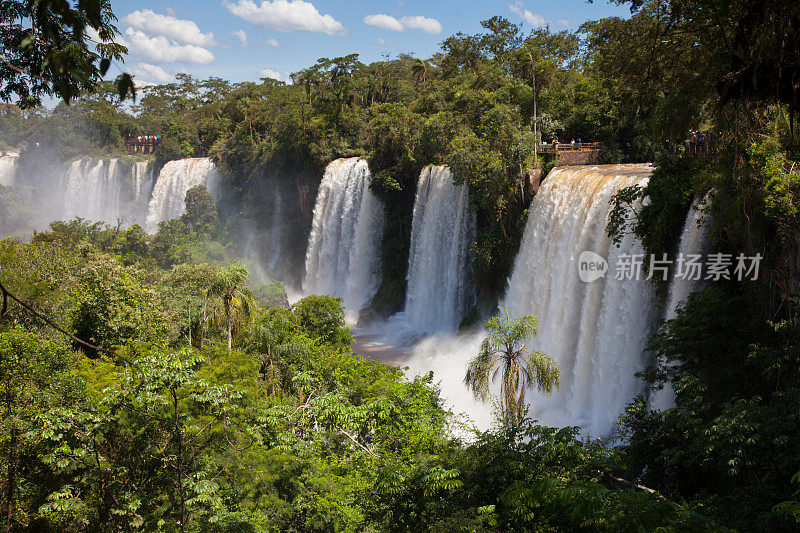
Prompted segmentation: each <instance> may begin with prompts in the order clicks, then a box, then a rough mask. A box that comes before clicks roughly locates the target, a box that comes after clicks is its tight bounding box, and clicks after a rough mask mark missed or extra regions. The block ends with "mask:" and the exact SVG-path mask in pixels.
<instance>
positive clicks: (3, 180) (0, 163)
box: [0, 152, 19, 187]
mask: <svg viewBox="0 0 800 533" xmlns="http://www.w3.org/2000/svg"><path fill="white" fill-rule="evenodd" d="M18 159H19V154H17V153H16V152H9V153H7V154H5V155H3V156H0V185H2V186H3V187H11V186H12V185H14V180H15V179H16V174H17V160H18Z"/></svg>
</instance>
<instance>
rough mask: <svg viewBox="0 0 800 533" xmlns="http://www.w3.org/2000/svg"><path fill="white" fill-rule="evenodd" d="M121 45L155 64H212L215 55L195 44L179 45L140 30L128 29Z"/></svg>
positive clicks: (132, 53) (131, 52)
mask: <svg viewBox="0 0 800 533" xmlns="http://www.w3.org/2000/svg"><path fill="white" fill-rule="evenodd" d="M120 44H123V45H125V46H127V47H128V52H129V53H130V54H131V55H133V56H138V57H142V58H144V59H146V60H148V61H152V62H153V63H203V64H206V63H211V62H213V61H214V54H212V53H211V51H209V50H207V49H206V48H203V47H202V46H196V45H193V44H179V43H177V42H175V41H173V40H171V39H168V38H167V37H164V36H163V35H157V36H150V35H147V34H146V33H144V32H143V31H140V30H135V29H133V28H128V29H127V30H126V31H125V38H124V39H121V40H120Z"/></svg>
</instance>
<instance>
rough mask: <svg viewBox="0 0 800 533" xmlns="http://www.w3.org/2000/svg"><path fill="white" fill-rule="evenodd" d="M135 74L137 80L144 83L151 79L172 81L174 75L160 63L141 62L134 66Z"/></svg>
mask: <svg viewBox="0 0 800 533" xmlns="http://www.w3.org/2000/svg"><path fill="white" fill-rule="evenodd" d="M133 74H134V75H135V76H136V78H137V81H141V82H144V83H147V82H150V81H154V82H157V83H167V82H168V81H172V78H173V77H174V76H172V75H171V74H168V73H167V72H166V71H165V70H164V69H163V68H161V67H159V66H158V65H151V64H150V63H139V64H138V65H136V66H135V67H134V68H133Z"/></svg>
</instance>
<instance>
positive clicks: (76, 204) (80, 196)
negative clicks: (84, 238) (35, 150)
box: [62, 159, 135, 224]
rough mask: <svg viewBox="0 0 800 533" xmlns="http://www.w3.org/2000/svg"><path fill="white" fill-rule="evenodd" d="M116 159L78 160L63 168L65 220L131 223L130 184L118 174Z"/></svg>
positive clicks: (63, 213) (122, 174)
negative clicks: (122, 221)
mask: <svg viewBox="0 0 800 533" xmlns="http://www.w3.org/2000/svg"><path fill="white" fill-rule="evenodd" d="M119 170H120V169H119V165H118V160H117V159H108V160H102V159H101V160H92V159H79V160H77V161H73V162H72V163H70V165H69V166H68V167H67V169H66V172H65V173H64V177H63V178H62V185H63V187H64V210H63V212H62V217H63V218H64V219H66V220H69V219H72V218H75V217H81V218H85V219H87V220H91V221H102V222H107V223H109V224H116V223H117V222H118V221H119V220H124V221H127V222H131V219H132V218H133V215H134V214H135V213H132V212H131V210H130V209H128V207H129V204H130V199H131V197H132V191H131V188H130V183H129V182H128V180H127V179H126V177H125V176H124V173H122V172H120V171H119Z"/></svg>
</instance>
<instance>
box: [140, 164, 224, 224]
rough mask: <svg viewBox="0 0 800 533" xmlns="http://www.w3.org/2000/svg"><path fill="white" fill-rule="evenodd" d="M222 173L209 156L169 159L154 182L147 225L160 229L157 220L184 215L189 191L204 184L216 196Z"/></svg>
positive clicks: (161, 220)
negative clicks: (185, 201)
mask: <svg viewBox="0 0 800 533" xmlns="http://www.w3.org/2000/svg"><path fill="white" fill-rule="evenodd" d="M219 184H220V175H219V172H218V171H217V168H216V166H214V163H213V162H212V161H211V159H208V158H206V157H195V158H188V159H177V160H174V161H169V162H168V163H166V164H165V165H164V167H163V168H162V169H161V172H160V173H159V174H158V179H157V180H156V182H155V186H154V188H153V192H152V196H151V197H150V203H149V205H148V208H147V219H146V221H145V227H146V229H147V231H149V232H155V231H156V230H157V229H158V223H159V222H163V221H165V220H171V219H173V218H177V217H179V216H181V215H182V214H183V213H184V212H185V210H186V206H185V204H184V199H185V198H186V191H188V190H189V189H191V188H192V187H196V186H198V185H205V187H206V189H208V192H209V193H211V195H212V196H214V197H215V198H216V197H217V196H218V195H219Z"/></svg>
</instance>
